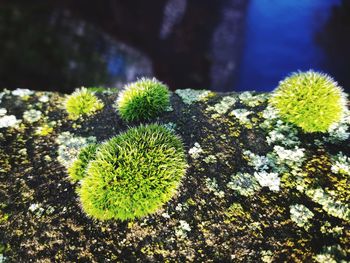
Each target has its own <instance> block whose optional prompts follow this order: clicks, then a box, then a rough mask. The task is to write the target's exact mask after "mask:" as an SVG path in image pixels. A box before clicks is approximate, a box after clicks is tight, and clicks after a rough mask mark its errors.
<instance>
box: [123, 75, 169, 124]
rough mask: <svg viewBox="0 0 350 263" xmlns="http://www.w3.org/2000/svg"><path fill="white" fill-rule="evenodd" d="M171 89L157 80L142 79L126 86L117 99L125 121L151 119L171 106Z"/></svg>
mask: <svg viewBox="0 0 350 263" xmlns="http://www.w3.org/2000/svg"><path fill="white" fill-rule="evenodd" d="M169 97H170V95H169V89H168V87H167V86H166V85H164V84H163V83H161V82H159V81H158V80H156V79H155V78H153V79H146V78H142V79H140V80H138V81H136V82H134V83H131V84H129V85H127V86H125V88H124V90H123V91H121V92H120V94H119V96H118V99H117V108H118V111H119V114H120V116H121V118H122V119H123V120H126V121H134V120H142V119H150V118H153V117H155V116H156V115H157V114H158V113H160V112H162V111H165V110H166V108H167V107H168V106H170V99H169Z"/></svg>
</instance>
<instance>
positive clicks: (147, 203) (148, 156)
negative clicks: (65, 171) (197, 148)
mask: <svg viewBox="0 0 350 263" xmlns="http://www.w3.org/2000/svg"><path fill="white" fill-rule="evenodd" d="M186 166H187V164H186V160H185V154H184V149H183V144H182V142H181V140H180V139H179V138H178V137H177V136H175V135H174V134H173V133H172V132H170V131H169V130H168V129H166V128H165V127H163V126H160V125H156V124H152V125H147V126H143V125H141V126H139V127H136V128H131V129H129V130H128V131H126V132H124V133H121V134H120V135H118V136H116V137H113V138H112V139H110V140H109V141H107V142H105V143H103V144H102V145H101V146H100V147H99V149H98V151H97V153H96V158H95V160H93V161H91V162H90V163H89V166H88V169H87V176H86V177H85V178H84V179H83V180H82V184H81V188H80V189H79V190H78V193H79V196H80V200H81V204H82V207H83V210H84V211H85V212H86V214H87V215H89V216H91V217H93V218H96V219H100V220H108V219H121V220H127V219H134V218H139V217H142V216H145V215H147V214H150V213H153V212H155V211H156V210H157V209H159V208H160V207H161V206H162V205H163V204H164V203H165V202H167V201H169V200H170V198H171V197H172V196H173V194H174V193H175V191H176V189H177V187H178V185H179V183H180V180H181V178H182V177H183V176H184V174H185V171H186Z"/></svg>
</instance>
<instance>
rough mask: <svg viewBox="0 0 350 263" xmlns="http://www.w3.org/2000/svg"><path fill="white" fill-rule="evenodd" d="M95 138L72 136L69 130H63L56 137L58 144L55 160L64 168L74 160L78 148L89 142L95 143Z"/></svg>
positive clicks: (78, 150)
mask: <svg viewBox="0 0 350 263" xmlns="http://www.w3.org/2000/svg"><path fill="white" fill-rule="evenodd" d="M95 142H96V138H95V137H93V136H90V137H87V138H86V137H80V136H74V135H72V134H71V133H70V132H63V133H62V134H60V135H59V136H58V138H57V139H56V143H58V144H59V146H58V157H57V160H58V161H59V162H60V163H61V164H62V165H63V166H65V167H66V168H68V167H69V166H70V165H71V164H72V162H73V161H74V160H75V158H76V157H77V155H78V154H79V152H80V149H81V148H82V147H84V146H86V145H88V144H90V143H95Z"/></svg>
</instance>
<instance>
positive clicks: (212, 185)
mask: <svg viewBox="0 0 350 263" xmlns="http://www.w3.org/2000/svg"><path fill="white" fill-rule="evenodd" d="M205 185H206V187H207V189H208V190H209V191H210V192H212V193H213V194H214V195H215V196H217V197H219V198H223V197H225V192H224V191H222V190H220V189H219V185H218V183H217V181H216V179H215V178H212V179H211V178H209V177H207V178H205Z"/></svg>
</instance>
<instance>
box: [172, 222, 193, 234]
mask: <svg viewBox="0 0 350 263" xmlns="http://www.w3.org/2000/svg"><path fill="white" fill-rule="evenodd" d="M179 224H180V225H179V226H178V227H177V228H176V229H175V235H176V236H177V237H178V238H186V237H187V233H188V232H190V231H191V227H190V225H189V224H188V223H187V222H186V221H185V220H180V221H179Z"/></svg>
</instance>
